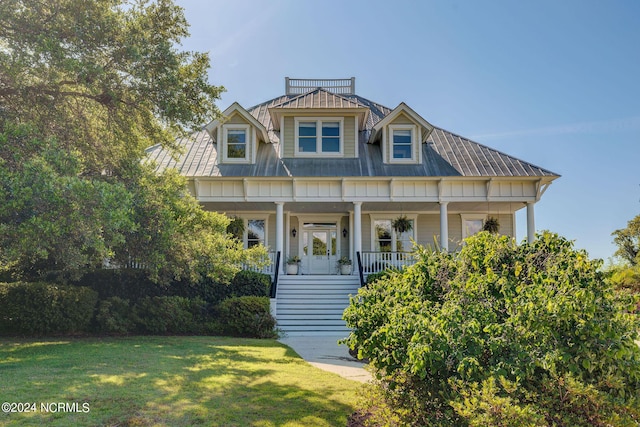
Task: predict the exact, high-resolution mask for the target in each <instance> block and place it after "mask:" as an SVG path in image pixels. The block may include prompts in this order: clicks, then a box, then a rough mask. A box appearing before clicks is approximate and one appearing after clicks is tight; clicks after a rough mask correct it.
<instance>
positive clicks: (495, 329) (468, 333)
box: [344, 232, 640, 426]
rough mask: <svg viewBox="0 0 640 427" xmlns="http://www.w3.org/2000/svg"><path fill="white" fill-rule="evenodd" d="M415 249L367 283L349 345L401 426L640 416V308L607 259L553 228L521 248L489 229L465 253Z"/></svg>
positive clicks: (578, 422)
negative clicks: (639, 313) (395, 269)
mask: <svg viewBox="0 0 640 427" xmlns="http://www.w3.org/2000/svg"><path fill="white" fill-rule="evenodd" d="M416 256H417V260H418V261H417V263H416V265H414V266H412V267H410V268H407V269H405V270H403V271H402V272H399V273H395V274H391V275H389V276H388V277H386V278H384V279H383V280H378V281H376V282H374V283H371V284H370V285H369V286H368V287H367V288H363V289H361V290H360V291H359V295H358V297H357V298H354V299H353V300H352V301H351V304H350V306H349V307H348V308H347V310H345V314H344V317H345V320H346V321H347V324H348V326H349V327H351V328H353V330H352V333H351V334H350V336H349V338H348V340H347V342H348V343H349V345H350V347H351V348H356V349H358V351H359V355H360V356H361V357H364V358H367V359H369V361H370V364H371V366H372V367H373V368H374V369H375V371H376V378H377V380H378V381H379V384H380V390H382V393H383V394H384V396H385V400H386V402H388V403H389V404H390V406H391V408H392V409H393V411H394V413H395V416H397V417H399V418H400V419H401V420H402V423H403V424H406V425H424V426H430V425H431V426H433V425H441V426H450V425H559V426H592V425H602V426H604V425H623V426H624V425H635V424H637V423H638V422H639V421H640V414H639V413H638V412H639V411H638V403H639V402H638V389H639V388H640V348H639V347H638V345H637V344H636V343H635V342H634V340H637V339H638V330H637V323H635V319H634V316H633V315H631V314H630V307H632V306H633V305H632V301H631V300H630V299H627V300H624V301H623V299H622V298H620V297H619V296H616V294H615V292H614V291H613V289H612V287H611V286H610V284H609V283H608V282H607V281H606V280H605V278H604V276H603V274H602V273H601V272H600V266H601V262H600V261H591V260H589V258H588V256H587V254H586V253H585V252H584V251H578V250H575V249H574V248H573V244H572V243H571V242H569V241H567V240H566V239H563V238H561V237H559V236H557V235H554V234H551V233H544V234H541V235H538V236H537V238H536V240H535V241H534V242H533V243H531V244H522V245H516V244H515V243H514V242H513V241H512V240H511V239H510V238H508V237H505V236H496V235H493V234H490V233H487V232H483V233H479V234H478V235H476V236H474V237H472V238H470V239H468V240H467V241H466V244H465V245H464V246H463V248H462V249H461V251H460V253H458V254H448V253H444V252H440V251H429V250H426V249H423V248H420V249H419V250H418V252H417V253H416ZM623 302H624V304H622V303H623ZM607 423H609V424H607Z"/></svg>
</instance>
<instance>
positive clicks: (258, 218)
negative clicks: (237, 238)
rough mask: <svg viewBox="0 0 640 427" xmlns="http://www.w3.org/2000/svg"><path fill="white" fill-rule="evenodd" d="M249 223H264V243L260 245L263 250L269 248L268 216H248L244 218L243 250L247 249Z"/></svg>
mask: <svg viewBox="0 0 640 427" xmlns="http://www.w3.org/2000/svg"><path fill="white" fill-rule="evenodd" d="M249 221H264V242H263V243H262V245H263V246H264V247H265V248H269V242H268V239H269V216H268V215H265V216H255V215H252V216H248V217H245V218H244V233H243V234H244V235H243V236H242V240H243V245H244V248H245V249H249Z"/></svg>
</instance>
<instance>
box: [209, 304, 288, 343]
mask: <svg viewBox="0 0 640 427" xmlns="http://www.w3.org/2000/svg"><path fill="white" fill-rule="evenodd" d="M269 304H270V302H269V298H268V297H255V296H243V297H233V298H229V299H226V300H224V301H222V303H221V304H220V306H219V307H218V313H219V317H220V323H222V325H224V331H225V333H226V334H229V335H231V336H237V337H251V338H273V337H274V336H275V331H274V328H275V326H276V321H275V319H274V318H273V316H272V315H271V311H270V308H269Z"/></svg>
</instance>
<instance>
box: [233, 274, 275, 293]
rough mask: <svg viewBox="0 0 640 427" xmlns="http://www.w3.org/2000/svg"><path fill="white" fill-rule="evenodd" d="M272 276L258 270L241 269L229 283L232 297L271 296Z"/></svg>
mask: <svg viewBox="0 0 640 427" xmlns="http://www.w3.org/2000/svg"><path fill="white" fill-rule="evenodd" d="M270 288H271V277H270V276H269V275H268V274H263V273H259V272H257V271H249V270H241V271H239V272H238V273H236V275H235V277H234V278H233V280H232V281H231V284H230V285H229V296H230V297H243V296H256V297H266V296H269V289H270Z"/></svg>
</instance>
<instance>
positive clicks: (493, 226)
mask: <svg viewBox="0 0 640 427" xmlns="http://www.w3.org/2000/svg"><path fill="white" fill-rule="evenodd" d="M482 230H483V231H488V232H489V233H493V234H498V231H499V230H500V223H499V222H498V218H495V217H492V216H490V217H488V218H487V220H486V221H485V222H484V224H483V226H482Z"/></svg>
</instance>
